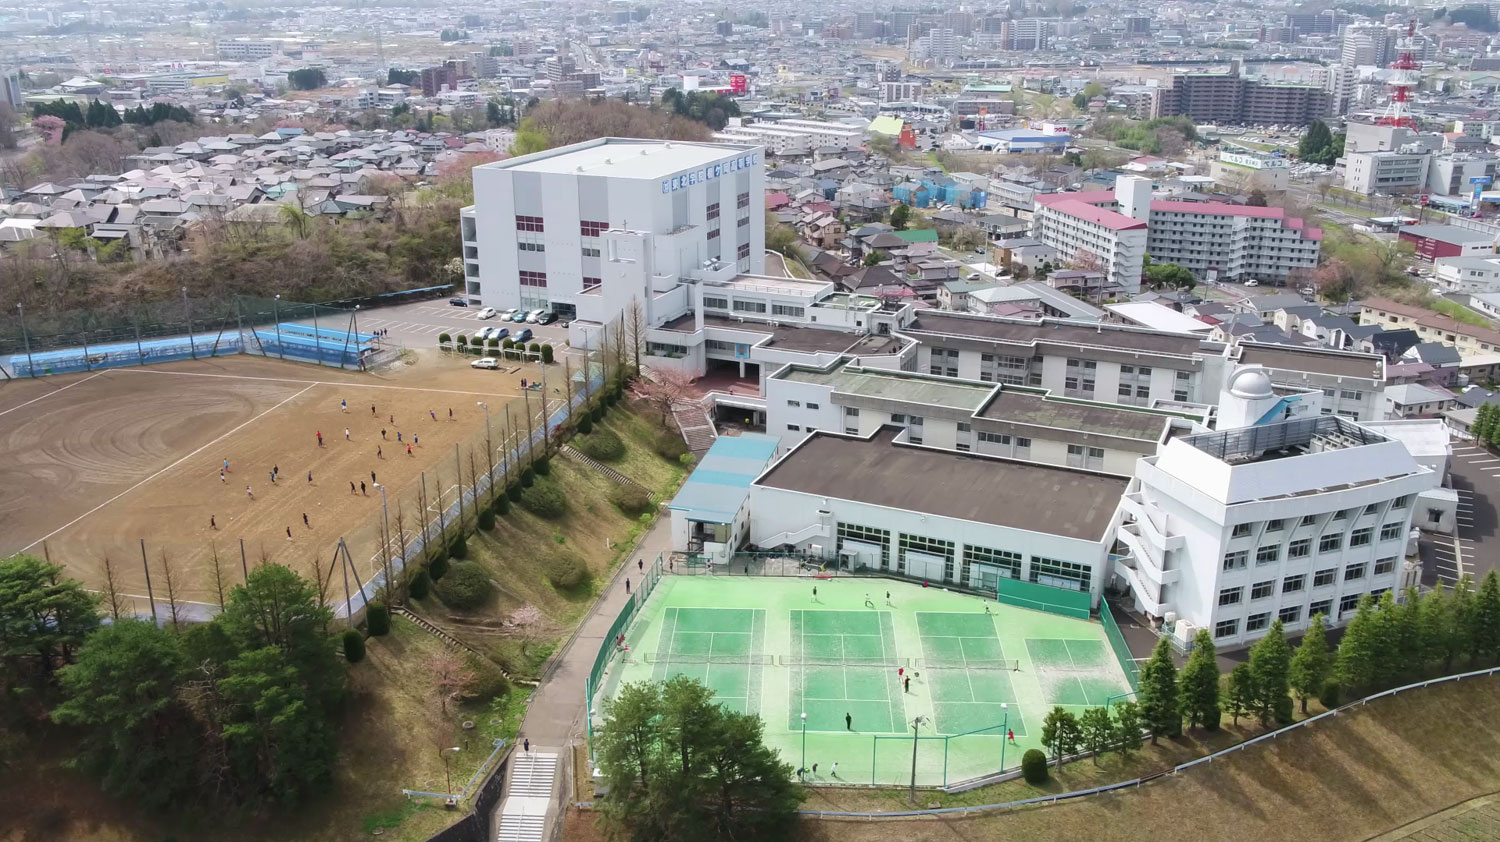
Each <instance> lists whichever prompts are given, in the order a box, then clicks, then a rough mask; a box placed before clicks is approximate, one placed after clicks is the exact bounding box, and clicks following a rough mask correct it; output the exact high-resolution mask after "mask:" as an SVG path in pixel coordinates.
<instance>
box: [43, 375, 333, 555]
mask: <svg viewBox="0 0 1500 842" xmlns="http://www.w3.org/2000/svg"><path fill="white" fill-rule="evenodd" d="M314 385H317V384H314ZM311 388H312V386H308V387H307V388H306V389H303V390H302V391H301V392H298V393H297V394H295V395H292V396H291V397H289V398H287V399H286V400H284V401H282V402H281V403H278V404H276V405H275V406H273V407H271V408H270V409H267V410H266V411H264V412H261V413H259V414H258V415H255V416H254V417H252V418H250V419H249V420H247V421H245V422H244V423H243V424H240V425H239V426H238V427H235V428H234V429H232V430H230V431H228V432H226V433H224V434H223V435H221V436H219V437H218V438H215V439H214V440H213V441H210V442H209V443H207V444H205V445H203V446H202V447H200V448H198V449H197V450H194V451H193V452H192V453H189V454H187V455H186V456H183V457H182V458H181V459H178V460H177V461H176V462H173V463H172V464H170V465H168V466H166V467H165V468H162V469H161V470H159V471H157V472H156V473H154V474H152V475H150V476H148V477H146V478H145V479H143V480H141V481H140V482H138V483H136V484H135V485H132V486H130V487H129V488H127V489H125V490H124V491H121V492H120V493H119V494H116V495H115V496H113V497H111V498H109V499H108V500H105V501H104V502H103V503H100V504H99V505H97V506H95V507H94V508H92V509H89V510H88V511H86V512H84V513H83V514H81V515H79V516H78V517H75V518H73V519H72V520H70V521H68V522H67V523H65V524H63V525H62V526H59V527H58V528H56V529H54V530H52V531H51V532H48V533H47V534H46V535H43V536H42V537H40V538H38V539H36V540H35V541H32V542H31V543H30V544H27V545H26V546H24V547H22V548H21V552H23V553H24V552H26V551H27V550H29V549H31V548H32V547H35V546H36V545H37V544H40V543H42V542H43V541H45V540H47V539H48V538H51V537H52V536H53V535H56V534H57V533H59V532H61V531H63V530H64V529H67V528H68V527H70V526H72V525H73V524H75V523H77V522H79V521H80V520H83V519H84V518H86V517H88V516H89V515H91V514H93V513H94V512H97V511H99V510H100V509H102V508H104V507H105V506H108V505H109V504H110V503H113V502H115V501H116V500H118V499H120V498H121V497H124V496H125V495H126V494H129V493H130V492H132V491H134V490H136V489H137V488H140V487H141V486H143V485H145V484H146V483H148V482H150V481H152V480H154V479H156V478H157V477H159V476H161V475H162V474H164V473H166V472H168V471H170V470H172V469H173V468H175V467H177V466H178V465H181V464H182V463H183V462H186V461H187V460H189V459H191V458H193V457H194V456H197V455H198V454H199V453H202V452H203V451H205V450H207V449H209V448H210V447H213V446H214V444H216V443H218V442H219V441H221V440H223V439H226V438H228V437H230V436H232V435H234V434H235V433H238V432H239V431H240V430H243V429H245V428H246V427H248V426H250V425H251V424H254V423H255V422H256V421H257V420H259V419H261V418H264V417H265V416H267V415H270V414H271V413H273V412H275V411H276V410H278V409H280V408H282V407H283V406H285V405H286V404H288V403H291V402H292V401H294V400H296V399H297V398H300V397H302V395H304V394H305V393H306V392H307V390H308V389H311Z"/></svg>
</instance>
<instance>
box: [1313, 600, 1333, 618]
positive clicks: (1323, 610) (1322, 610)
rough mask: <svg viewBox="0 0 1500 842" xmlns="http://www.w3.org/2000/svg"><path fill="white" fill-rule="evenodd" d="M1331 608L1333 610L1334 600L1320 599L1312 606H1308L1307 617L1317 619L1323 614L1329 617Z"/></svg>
mask: <svg viewBox="0 0 1500 842" xmlns="http://www.w3.org/2000/svg"><path fill="white" fill-rule="evenodd" d="M1331 608H1333V600H1331V599H1320V600H1318V601H1317V602H1314V603H1313V604H1312V605H1309V606H1307V616H1308V617H1316V616H1318V615H1319V614H1322V615H1323V616H1324V617H1327V616H1328V611H1329V609H1331Z"/></svg>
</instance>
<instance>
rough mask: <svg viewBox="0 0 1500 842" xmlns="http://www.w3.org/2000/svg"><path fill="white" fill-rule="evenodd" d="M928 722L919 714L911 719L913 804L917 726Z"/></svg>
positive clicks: (912, 799) (913, 801)
mask: <svg viewBox="0 0 1500 842" xmlns="http://www.w3.org/2000/svg"><path fill="white" fill-rule="evenodd" d="M926 722H927V717H925V716H918V717H917V718H916V719H913V720H912V721H911V803H913V804H916V803H917V728H918V727H919V726H921V725H924V724H926ZM1001 768H1004V767H1003V766H1002V767H1001Z"/></svg>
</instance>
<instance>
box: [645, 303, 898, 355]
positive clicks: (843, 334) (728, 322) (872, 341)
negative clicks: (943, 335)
mask: <svg viewBox="0 0 1500 842" xmlns="http://www.w3.org/2000/svg"><path fill="white" fill-rule="evenodd" d="M693 325H694V322H693V314H692V313H686V314H683V315H681V316H678V317H677V318H675V319H673V320H672V321H670V322H667V323H666V324H664V325H662V326H661V330H671V331H678V332H681V333H691V332H692V331H693ZM703 325H704V327H720V328H725V329H727V330H743V331H747V332H750V333H761V334H766V335H768V336H770V337H771V341H770V342H769V343H768V347H771V348H783V349H785V350H788V351H806V352H819V351H849V352H851V353H859V354H890V353H895V352H896V351H897V350H899V349H900V348H901V344H902V343H901V340H900V339H898V338H896V337H894V336H882V335H873V334H864V333H853V332H849V331H842V330H829V329H827V328H818V327H795V326H791V325H776V326H774V327H773V326H771V325H769V324H766V323H765V322H757V321H750V320H748V319H747V320H745V321H743V322H741V321H738V320H737V319H729V318H725V317H723V316H704V317H703Z"/></svg>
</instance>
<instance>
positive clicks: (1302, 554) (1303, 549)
mask: <svg viewBox="0 0 1500 842" xmlns="http://www.w3.org/2000/svg"><path fill="white" fill-rule="evenodd" d="M1311 553H1312V539H1311V538H1298V539H1297V540H1295V541H1293V542H1292V543H1290V544H1288V545H1287V547H1286V557H1287V558H1307V557H1308V555H1310V554H1311Z"/></svg>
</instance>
